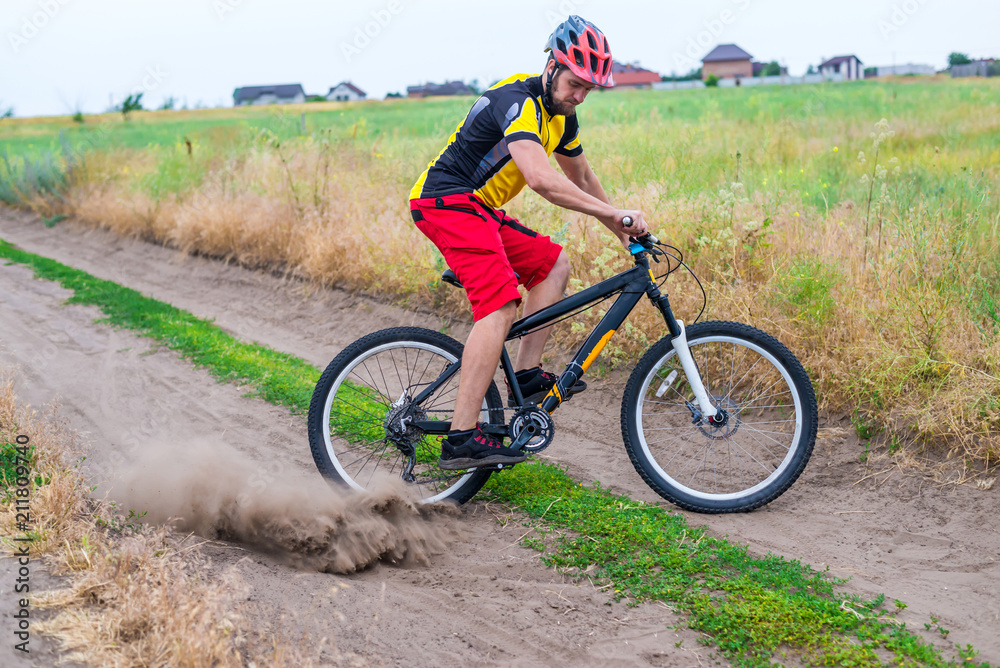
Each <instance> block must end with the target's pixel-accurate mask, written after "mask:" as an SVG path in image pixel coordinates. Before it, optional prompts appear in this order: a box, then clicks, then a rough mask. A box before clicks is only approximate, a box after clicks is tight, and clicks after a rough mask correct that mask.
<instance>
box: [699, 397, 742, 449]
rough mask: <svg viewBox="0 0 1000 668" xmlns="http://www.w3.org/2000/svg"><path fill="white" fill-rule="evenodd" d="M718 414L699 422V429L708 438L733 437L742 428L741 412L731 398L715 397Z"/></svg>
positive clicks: (722, 438) (721, 438)
mask: <svg viewBox="0 0 1000 668" xmlns="http://www.w3.org/2000/svg"><path fill="white" fill-rule="evenodd" d="M713 403H715V408H716V411H717V412H716V414H715V415H714V416H712V417H710V418H705V419H704V420H701V421H700V422H699V423H698V431H700V432H701V433H702V434H704V435H705V436H707V437H708V438H710V439H712V440H715V441H721V440H725V439H729V438H732V436H733V434H735V433H736V432H737V431H739V429H740V413H739V410H738V407H737V406H736V404H735V403H733V401H732V400H731V399H722V398H721V397H714V402H713Z"/></svg>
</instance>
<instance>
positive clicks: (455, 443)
mask: <svg viewBox="0 0 1000 668" xmlns="http://www.w3.org/2000/svg"><path fill="white" fill-rule="evenodd" d="M527 458H528V453H527V452H524V451H522V450H514V449H513V448H505V447H503V445H502V443H501V441H498V440H497V439H496V437H494V436H493V435H491V434H485V433H483V431H482V429H480V426H479V425H476V428H475V429H472V430H471V431H466V432H453V433H452V434H449V435H448V437H447V438H445V439H442V440H441V459H439V460H438V466H440V467H441V468H443V469H445V470H446V471H461V470H462V469H475V468H480V467H482V466H496V465H497V464H517V463H520V462H523V461H524V460H525V459H527Z"/></svg>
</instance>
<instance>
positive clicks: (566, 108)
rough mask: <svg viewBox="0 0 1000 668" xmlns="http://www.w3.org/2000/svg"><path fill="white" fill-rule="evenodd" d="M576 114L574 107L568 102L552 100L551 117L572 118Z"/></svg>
mask: <svg viewBox="0 0 1000 668" xmlns="http://www.w3.org/2000/svg"><path fill="white" fill-rule="evenodd" d="M575 113H576V105H575V104H570V103H569V102H565V101H560V100H556V99H553V100H552V115H553V116H572V115H574V114H575Z"/></svg>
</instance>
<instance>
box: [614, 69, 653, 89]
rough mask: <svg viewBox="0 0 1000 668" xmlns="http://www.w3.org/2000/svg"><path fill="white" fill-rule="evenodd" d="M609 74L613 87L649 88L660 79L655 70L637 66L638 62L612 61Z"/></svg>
mask: <svg viewBox="0 0 1000 668" xmlns="http://www.w3.org/2000/svg"><path fill="white" fill-rule="evenodd" d="M611 75H612V76H613V77H614V80H615V88H649V87H650V86H652V84H654V83H657V82H659V81H660V80H661V79H662V77H661V76H660V75H659V74H657V73H656V72H653V71H652V70H647V69H643V68H641V67H639V63H612V65H611Z"/></svg>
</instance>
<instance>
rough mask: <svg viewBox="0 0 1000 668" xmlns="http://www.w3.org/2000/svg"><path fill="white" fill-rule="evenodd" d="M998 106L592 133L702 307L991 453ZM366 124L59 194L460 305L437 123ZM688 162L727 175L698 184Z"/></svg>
mask: <svg viewBox="0 0 1000 668" xmlns="http://www.w3.org/2000/svg"><path fill="white" fill-rule="evenodd" d="M837 90H841V89H837ZM844 90H846V89H844ZM941 90H945V89H944V88H942V89H941ZM947 90H952V88H949V89H947ZM956 90H958V89H956ZM987 90H992V89H984V91H987ZM984 94H985V93H984ZM750 97H751V101H753V100H756V99H758V98H759V97H760V96H758V95H757V94H753V95H751V96H750ZM608 99H611V98H608ZM641 99H645V98H638V97H636V98H635V99H634V100H633V102H636V103H638V102H639V101H640V100H641ZM650 99H652V98H650ZM760 99H764V98H760ZM975 99H978V98H975V97H974V96H973V98H972V100H975ZM642 104H645V103H642ZM993 108H995V105H994V106H993V107H991V106H990V105H984V104H979V103H978V102H974V101H969V102H961V103H955V104H952V105H950V106H949V107H948V108H947V109H945V110H942V111H941V114H942V116H941V118H930V117H924V116H920V115H919V114H916V115H915V114H913V113H910V114H908V115H904V116H902V117H901V118H900V119H899V120H898V121H894V122H893V123H892V124H891V125H892V127H893V130H894V132H895V135H896V136H895V138H893V137H891V134H892V132H890V130H889V128H888V126H881V125H880V126H879V127H877V128H875V131H876V133H877V135H874V136H870V133H871V132H872V125H871V122H869V121H861V120H859V119H858V118H855V117H851V116H849V115H845V114H832V113H831V114H829V115H826V116H813V117H805V118H803V119H794V118H791V119H788V120H782V121H780V122H778V121H774V122H770V121H768V122H764V121H761V120H759V119H758V120H754V119H749V120H740V119H738V118H737V119H730V118H728V117H727V115H726V114H725V113H723V109H722V107H721V106H720V105H718V104H716V105H715V106H714V107H713V106H712V105H711V104H707V106H706V110H705V113H704V114H703V115H702V116H701V117H700V118H699V119H698V120H697V121H679V120H675V119H672V118H667V117H666V116H665V115H664V113H663V111H662V109H660V108H659V107H655V106H654V107H652V108H646V109H641V110H639V111H631V110H630V109H629V108H628V107H625V106H621V107H609V108H607V109H605V111H604V113H605V114H606V115H607V118H606V119H603V120H604V122H603V123H602V124H595V125H594V127H591V128H589V130H588V136H587V138H588V155H590V156H591V160H592V162H593V163H594V165H595V170H596V171H597V172H598V173H599V174H600V175H601V177H602V180H604V181H605V184H606V185H607V188H608V191H609V194H610V195H611V197H612V199H613V201H621V202H628V203H629V204H630V205H633V206H639V207H642V208H643V210H644V211H645V212H646V214H647V217H648V218H649V219H650V220H652V221H653V222H654V225H655V229H656V231H657V232H658V233H659V235H660V236H661V238H664V239H666V240H669V241H670V242H671V243H674V244H675V245H676V246H678V247H679V248H681V249H683V250H684V251H685V253H686V255H687V258H688V260H689V262H690V263H691V265H692V267H693V268H694V270H695V271H696V272H697V274H698V275H699V277H700V278H701V279H702V281H703V283H705V288H706V290H707V291H708V295H709V303H708V309H707V312H706V317H708V318H711V319H732V320H738V321H743V322H749V323H750V324H753V325H755V326H758V327H760V328H762V329H764V330H765V331H768V332H771V333H773V334H774V335H776V336H777V337H778V338H779V339H781V340H782V341H783V342H785V343H786V344H787V345H789V347H791V348H792V350H793V351H794V352H795V353H796V355H798V356H799V358H800V359H801V360H802V361H803V363H804V364H805V365H806V367H807V369H808V370H809V371H810V374H811V376H812V377H813V379H814V381H815V383H816V385H817V389H818V390H819V398H820V401H821V403H822V404H823V406H824V407H825V408H826V409H833V410H839V411H842V412H852V413H854V412H857V414H858V416H859V418H860V419H861V420H863V421H864V422H865V423H867V424H870V425H871V426H872V428H873V429H874V430H875V431H876V433H877V434H878V437H879V438H883V439H885V441H886V443H887V444H893V445H894V447H895V446H898V445H900V444H901V445H903V446H905V447H908V448H909V447H912V448H916V449H917V450H920V451H923V450H934V451H937V452H938V453H940V454H947V455H961V456H962V457H963V458H964V459H968V460H970V461H975V462H979V464H980V465H985V466H986V467H987V468H989V467H990V466H992V465H993V464H995V462H996V461H997V459H998V458H1000V446H998V445H997V444H998V443H1000V401H998V400H997V397H998V396H1000V320H996V316H993V320H991V319H990V318H988V317H987V316H984V315H982V314H978V315H977V314H975V313H972V312H971V309H970V304H971V303H973V302H975V300H976V299H979V298H981V297H983V296H984V295H985V296H986V297H989V295H990V293H991V291H992V292H993V293H994V294H993V297H994V299H995V298H996V294H995V292H996V290H997V289H998V286H1000V262H998V261H997V259H996V258H998V257H1000V213H998V210H1000V209H998V198H997V193H996V190H997V186H996V177H997V172H996V167H995V165H996V163H997V160H996V159H995V158H997V157H998V156H1000V151H998V150H996V149H993V148H987V149H982V150H980V149H978V148H977V146H979V145H982V146H992V145H994V144H995V142H992V143H991V142H990V141H987V139H988V138H989V137H990V136H992V135H993V134H994V133H995V132H996V130H997V129H998V127H1000V125H998V123H1000V122H998V120H997V117H996V115H995V114H993V113H991V112H990V109H993ZM414 109H417V107H414ZM670 113H673V110H672V108H671V109H670ZM925 116H926V114H925ZM637 117H638V118H637ZM640 121H641V122H640ZM943 126H947V128H948V130H947V133H945V131H944V130H942V127H943ZM358 128H359V126H358V124H355V126H354V132H353V133H352V134H351V135H350V137H341V138H339V139H335V138H333V137H332V135H330V134H324V133H322V132H321V133H318V134H316V135H312V136H307V137H302V138H298V139H295V140H288V141H284V142H283V141H279V140H278V139H277V138H276V137H275V136H274V135H273V134H271V133H269V132H268V131H266V130H265V131H260V132H259V133H257V134H252V135H251V134H248V135H247V136H246V138H245V141H244V142H243V144H242V146H241V149H240V151H238V152H237V153H236V154H235V155H236V157H230V158H228V159H226V160H222V159H221V158H219V157H218V156H214V155H213V154H212V152H211V150H203V151H201V152H199V148H197V147H196V148H195V152H194V156H188V155H186V153H185V151H184V150H183V149H182V148H181V147H178V149H177V150H176V151H173V152H171V151H170V150H161V151H160V152H159V153H158V154H157V155H154V154H153V153H152V152H137V151H131V152H97V153H94V154H93V156H92V157H88V158H87V160H86V162H85V164H83V165H82V166H81V167H80V169H78V170H77V171H76V173H74V182H73V186H72V187H71V189H70V192H69V196H68V200H67V203H66V204H65V205H64V208H63V209H61V210H60V211H61V212H65V213H71V214H73V215H75V216H76V217H78V218H80V219H82V220H84V221H86V222H88V223H90V224H92V225H95V226H100V227H105V228H108V229H111V230H114V231H116V232H118V233H119V234H123V235H133V236H140V237H142V238H145V239H149V240H152V241H157V242H160V243H166V244H169V245H172V246H175V247H178V248H181V249H184V250H186V251H189V252H197V253H204V254H207V255H212V256H217V257H222V258H227V259H231V260H234V261H237V262H240V263H242V264H245V265H247V266H250V267H262V268H268V269H271V270H278V271H283V272H286V273H290V274H296V275H299V276H302V277H305V278H308V279H310V280H315V281H318V282H320V283H322V284H324V285H331V286H341V287H345V288H348V289H356V290H363V291H365V292H367V293H369V294H373V295H385V296H389V297H392V298H394V299H397V300H401V301H403V302H404V303H408V304H419V305H423V306H425V307H430V308H433V309H435V310H436V311H437V312H439V313H443V314H451V315H453V316H456V317H463V316H466V315H467V313H468V306H467V304H466V303H465V301H464V300H463V299H462V295H461V294H460V293H459V291H456V290H451V289H438V285H437V278H438V276H439V275H440V272H441V271H442V270H443V269H444V268H445V265H444V263H443V261H442V259H441V257H440V255H439V254H438V253H437V251H436V250H435V249H434V248H433V246H432V245H431V244H430V243H428V242H427V241H426V239H425V238H424V237H423V236H422V235H421V234H420V233H419V231H417V230H416V228H415V227H414V226H413V225H412V223H411V222H410V218H409V213H408V210H407V203H406V192H407V190H408V189H409V187H410V185H411V184H412V180H413V179H414V178H415V177H416V175H417V174H418V173H419V172H420V170H421V169H422V168H423V166H424V165H425V164H426V159H427V157H428V156H432V155H434V153H435V152H436V151H437V150H439V145H438V144H439V142H438V141H437V140H432V139H413V138H409V137H399V136H395V135H394V137H393V139H391V140H386V141H384V142H383V141H381V139H375V140H371V139H368V138H367V135H366V134H365V129H364V127H361V129H360V130H359V129H358ZM383 136H385V135H383ZM873 137H874V139H873ZM976 138H983V141H982V142H979V141H977V139H976ZM942 145H943V146H944V148H942V147H941V146H942ZM748 147H749V148H748ZM741 150H742V151H744V153H745V156H744V158H743V161H742V162H738V161H735V160H734V156H736V155H737V154H738V153H739V152H740V151H741ZM859 150H864V151H865V152H866V153H867V154H868V155H867V158H866V160H865V161H864V162H862V161H860V160H858V159H856V157H855V156H857V152H858V151H859ZM876 150H877V151H879V152H880V153H879V154H878V155H879V159H878V164H877V165H876ZM897 160H898V161H901V162H897ZM991 160H992V162H991ZM969 165H974V166H975V165H986V167H984V168H981V169H980V168H976V169H969ZM876 167H878V169H882V168H884V169H885V170H886V171H885V172H884V173H881V174H879V173H878V172H877V169H876ZM896 167H902V169H903V171H902V172H899V170H897V169H895V168H896ZM977 170H978V171H977ZM974 172H975V173H974ZM193 173H197V174H199V175H201V176H199V177H198V178H197V179H195V181H194V182H192V184H191V185H190V186H187V185H178V183H179V182H178V181H177V179H178V178H180V177H177V174H193ZM866 178H867V179H868V181H867V182H863V181H862V179H866ZM692 179H695V180H701V181H703V182H705V183H715V184H718V185H716V186H708V185H700V186H698V187H696V188H693V187H692V183H691V181H692ZM185 183H186V182H185ZM883 185H884V186H885V189H884V190H883V189H882V186H883ZM834 190H837V191H838V195H837V196H836V197H834V195H833V191H834ZM150 193H154V194H150ZM155 193H160V194H155ZM828 195H829V196H828ZM36 206H39V207H40V206H41V205H40V204H36ZM45 212H46V213H47V214H49V215H51V213H52V212H53V209H52V207H51V206H50V207H49V208H47V209H45ZM510 213H511V214H512V215H514V216H516V217H519V218H521V219H522V220H524V221H525V222H526V223H528V224H530V225H532V226H533V227H535V228H536V229H538V230H540V231H541V232H543V233H546V234H551V235H553V236H554V237H555V238H556V239H557V240H558V241H559V242H560V243H562V244H563V245H564V246H565V247H566V249H567V251H568V252H569V254H570V258H571V261H572V263H573V276H574V282H573V284H572V285H573V289H579V288H582V287H586V286H588V285H591V284H593V283H595V282H596V281H598V280H600V279H602V278H605V277H607V276H609V275H610V274H612V273H614V272H615V271H620V270H622V269H625V268H627V267H628V265H629V259H628V258H627V257H626V256H625V254H624V253H621V252H620V251H619V250H618V248H617V245H616V244H614V243H613V242H612V238H611V236H610V235H609V234H607V233H606V232H604V231H603V228H602V227H601V226H600V225H599V224H597V223H596V222H595V221H593V220H592V219H587V218H586V217H584V216H582V215H579V214H575V213H573V212H567V211H565V210H560V209H558V208H557V207H554V206H552V205H550V204H549V203H547V202H545V201H544V200H542V199H541V198H539V197H537V196H535V195H534V194H533V193H530V192H527V193H525V194H524V195H522V196H521V197H519V198H518V199H517V200H515V201H514V202H512V203H511V204H510ZM667 285H668V288H669V291H670V293H671V300H672V304H673V305H674V308H675V311H677V312H678V313H679V314H680V315H681V317H682V318H684V319H685V320H691V319H693V317H694V315H695V314H696V313H697V312H698V310H699V308H700V306H701V293H700V291H699V290H698V289H697V287H696V286H695V285H694V283H693V282H692V281H690V280H688V279H685V278H684V277H683V276H682V275H681V274H676V275H675V277H674V278H672V279H671V280H670V282H668V284H667ZM603 306H605V305H602V306H599V307H598V308H597V309H595V311H594V312H592V313H590V314H589V315H587V316H584V317H582V318H581V319H579V321H578V322H577V324H575V325H569V324H566V325H561V326H559V327H558V328H557V330H556V331H557V337H556V338H557V342H558V343H559V344H561V345H562V346H564V347H573V346H575V345H577V344H578V343H579V342H580V340H581V338H582V336H583V335H584V333H585V332H586V331H587V330H588V329H589V327H590V326H591V325H592V324H593V323H594V322H595V321H596V318H598V317H599V316H600V315H601V309H602V308H603ZM662 332H663V326H662V322H660V320H659V317H658V316H657V315H656V313H655V312H654V311H653V310H652V309H651V308H648V305H645V304H644V305H643V307H642V308H641V310H639V311H637V313H636V314H634V315H633V317H632V319H631V322H630V323H629V324H628V325H627V326H626V327H625V328H624V331H623V332H622V333H621V334H620V335H619V336H617V337H616V338H615V340H614V341H612V344H611V345H609V346H608V347H607V348H606V349H605V353H604V355H603V356H602V358H603V359H602V364H603V367H604V368H607V366H608V365H611V366H614V365H616V364H619V363H627V362H628V361H629V360H632V359H635V357H636V355H638V354H640V353H641V351H643V350H644V349H645V348H646V347H647V346H648V345H649V343H651V339H655V338H657V337H659V336H660V335H661V334H662Z"/></svg>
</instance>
